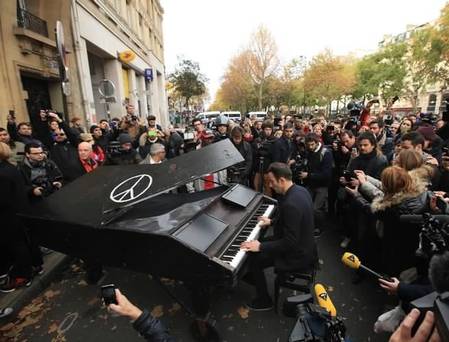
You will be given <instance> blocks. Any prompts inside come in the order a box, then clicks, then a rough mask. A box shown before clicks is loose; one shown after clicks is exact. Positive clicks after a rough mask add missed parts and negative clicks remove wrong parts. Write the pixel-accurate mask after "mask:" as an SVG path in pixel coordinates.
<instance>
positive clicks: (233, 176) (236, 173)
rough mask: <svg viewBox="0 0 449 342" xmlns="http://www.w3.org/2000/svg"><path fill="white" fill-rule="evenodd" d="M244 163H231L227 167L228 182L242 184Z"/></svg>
mask: <svg viewBox="0 0 449 342" xmlns="http://www.w3.org/2000/svg"><path fill="white" fill-rule="evenodd" d="M245 169H246V168H245V165H239V164H237V165H233V166H231V167H229V168H228V169H227V181H228V183H241V184H243V181H244V179H243V174H244V173H245Z"/></svg>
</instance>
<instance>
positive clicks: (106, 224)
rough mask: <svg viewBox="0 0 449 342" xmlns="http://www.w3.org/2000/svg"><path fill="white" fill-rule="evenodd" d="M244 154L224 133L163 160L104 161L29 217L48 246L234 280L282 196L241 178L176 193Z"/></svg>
mask: <svg viewBox="0 0 449 342" xmlns="http://www.w3.org/2000/svg"><path fill="white" fill-rule="evenodd" d="M241 161H243V158H242V156H241V154H240V153H239V152H238V151H237V149H235V147H234V146H233V144H232V143H231V142H230V141H229V140H224V141H221V142H218V143H215V144H212V145H209V146H207V147H204V148H202V149H200V150H197V151H193V152H190V153H187V154H184V155H181V156H179V157H177V158H174V159H170V160H167V161H166V162H164V163H162V164H158V165H134V166H109V167H101V168H98V169H97V170H95V171H94V172H92V173H89V174H86V175H84V176H82V177H81V178H79V179H77V180H75V181H74V182H73V183H70V184H68V185H66V186H64V187H63V188H62V189H61V190H59V191H57V192H56V193H54V194H52V195H51V196H49V197H48V198H46V199H45V200H43V201H42V202H40V203H38V204H36V205H35V206H34V207H33V208H32V211H31V212H29V213H26V214H25V215H24V216H23V217H24V219H25V221H26V224H27V225H28V226H29V227H30V228H31V229H32V230H33V232H34V233H35V235H36V236H37V239H38V242H39V243H40V244H41V245H42V246H45V247H48V248H51V249H53V250H56V251H60V252H62V253H65V254H68V255H71V256H76V257H79V258H82V259H83V260H88V261H90V262H95V263H99V264H102V265H107V266H113V267H122V268H127V269H131V270H134V271H140V272H146V273H150V274H152V275H153V276H156V277H168V278H172V279H178V280H183V281H187V282H191V283H193V284H205V283H208V284H214V283H222V282H227V283H233V282H235V280H236V279H238V278H239V276H240V273H241V272H240V270H241V269H242V265H243V264H244V262H245V259H246V253H245V252H244V251H241V250H240V248H239V246H240V244H241V242H243V241H245V240H253V239H257V237H258V236H259V234H260V227H259V224H258V221H257V217H258V216H261V215H265V216H269V217H270V216H272V215H273V213H274V211H275V208H276V201H275V200H273V199H271V198H269V197H266V196H264V195H263V194H261V193H259V192H256V191H254V190H252V189H250V188H248V187H245V186H243V185H239V184H234V185H229V186H225V185H220V186H217V187H215V188H213V189H210V190H205V191H201V192H196V193H170V190H172V189H176V188H178V187H180V186H182V185H184V184H186V183H188V182H192V181H194V180H196V179H200V178H202V177H204V176H205V175H206V174H210V173H213V172H217V171H219V170H223V169H226V168H228V167H230V166H232V165H235V164H237V163H239V162H241Z"/></svg>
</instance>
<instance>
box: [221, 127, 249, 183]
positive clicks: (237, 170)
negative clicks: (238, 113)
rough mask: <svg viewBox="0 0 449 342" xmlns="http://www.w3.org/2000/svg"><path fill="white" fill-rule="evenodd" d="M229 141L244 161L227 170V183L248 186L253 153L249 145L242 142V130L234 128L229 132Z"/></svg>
mask: <svg viewBox="0 0 449 342" xmlns="http://www.w3.org/2000/svg"><path fill="white" fill-rule="evenodd" d="M231 141H232V143H233V144H234V146H235V147H236V148H237V150H238V151H239V152H240V154H241V155H242V157H243V158H244V159H245V161H243V162H241V163H238V164H237V165H234V166H232V167H230V168H228V169H227V176H228V182H231V183H240V184H243V185H248V184H249V175H250V172H251V169H252V167H253V152H252V150H251V145H250V144H249V143H247V142H246V141H243V129H242V128H240V127H238V126H236V127H234V128H233V129H232V131H231Z"/></svg>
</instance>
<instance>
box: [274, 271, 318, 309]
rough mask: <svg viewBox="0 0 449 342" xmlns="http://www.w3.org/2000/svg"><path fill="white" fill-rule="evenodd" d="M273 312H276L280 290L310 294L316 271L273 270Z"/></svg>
mask: <svg viewBox="0 0 449 342" xmlns="http://www.w3.org/2000/svg"><path fill="white" fill-rule="evenodd" d="M274 273H275V275H276V276H275V278H274V311H275V312H277V310H278V301H279V293H280V291H281V288H286V289H289V290H295V291H299V292H302V293H310V292H311V287H312V286H313V284H314V282H315V274H316V270H315V269H313V270H310V271H304V270H301V271H291V270H289V271H287V270H280V269H277V268H275V270H274Z"/></svg>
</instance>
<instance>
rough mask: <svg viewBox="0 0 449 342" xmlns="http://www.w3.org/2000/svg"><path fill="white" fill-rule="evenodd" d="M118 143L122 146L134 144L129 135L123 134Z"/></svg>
mask: <svg viewBox="0 0 449 342" xmlns="http://www.w3.org/2000/svg"><path fill="white" fill-rule="evenodd" d="M117 140H118V142H119V143H120V145H123V144H126V143H132V142H133V140H132V139H131V136H130V135H129V134H128V133H122V134H120V135H119V136H118V139H117Z"/></svg>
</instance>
